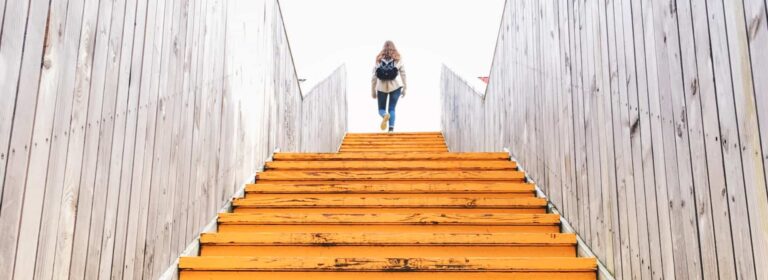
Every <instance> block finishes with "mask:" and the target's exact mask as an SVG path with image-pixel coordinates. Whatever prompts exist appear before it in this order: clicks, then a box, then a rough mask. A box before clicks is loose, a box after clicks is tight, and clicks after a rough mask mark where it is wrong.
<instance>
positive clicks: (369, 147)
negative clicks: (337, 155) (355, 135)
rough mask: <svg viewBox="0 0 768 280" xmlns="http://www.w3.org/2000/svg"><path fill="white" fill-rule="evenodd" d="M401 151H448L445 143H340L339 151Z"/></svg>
mask: <svg viewBox="0 0 768 280" xmlns="http://www.w3.org/2000/svg"><path fill="white" fill-rule="evenodd" d="M350 150H351V151H367V150H373V151H403V150H408V151H410V150H414V151H418V150H426V151H433V150H434V151H440V152H448V147H447V146H445V145H341V148H339V152H344V151H350Z"/></svg>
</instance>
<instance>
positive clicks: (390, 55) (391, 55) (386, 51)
mask: <svg viewBox="0 0 768 280" xmlns="http://www.w3.org/2000/svg"><path fill="white" fill-rule="evenodd" d="M385 58H386V59H394V60H395V61H400V52H398V51H397V48H396V47H395V43H393V42H392V41H386V42H384V47H383V48H381V52H379V55H377V56H376V63H379V62H380V61H381V60H382V59H385Z"/></svg>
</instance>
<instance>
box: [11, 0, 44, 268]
mask: <svg viewBox="0 0 768 280" xmlns="http://www.w3.org/2000/svg"><path fill="white" fill-rule="evenodd" d="M49 5H50V2H49V1H29V3H28V6H27V8H28V10H17V9H18V8H22V9H24V7H16V9H9V10H8V11H6V12H22V14H21V15H18V16H21V17H25V18H24V20H25V23H26V25H21V27H20V28H21V29H22V30H21V32H23V34H24V36H23V52H22V53H21V54H20V57H19V61H20V69H19V70H18V72H17V73H18V80H11V81H8V83H9V84H14V83H15V84H16V85H15V86H14V85H11V89H10V91H8V93H9V94H15V95H16V97H17V98H16V104H15V106H16V109H15V110H14V116H13V126H12V130H11V138H10V146H9V148H8V149H9V150H8V162H7V169H5V172H6V173H5V178H4V180H5V181H4V188H3V195H2V197H0V201H2V202H0V204H2V206H0V207H1V208H0V225H1V226H3V227H4V228H5V229H6V233H5V234H3V237H2V238H0V250H2V252H1V253H0V262H3V263H4V264H3V265H0V272H3V274H2V275H13V276H12V277H11V278H13V277H21V278H27V277H32V275H33V274H34V263H32V262H34V259H35V253H36V251H37V250H36V248H37V246H36V241H37V237H38V233H39V231H38V229H39V226H40V218H41V215H42V214H41V212H42V201H41V200H40V199H38V198H39V197H41V196H42V194H43V192H44V188H45V180H44V178H42V180H41V178H40V177H39V176H38V177H35V178H29V176H28V175H29V172H43V173H44V172H45V169H46V167H47V165H45V164H44V163H45V162H46V160H47V157H48V152H49V149H50V141H48V140H49V138H50V133H51V126H52V119H51V118H52V117H53V116H52V115H53V114H52V112H51V111H53V108H54V107H55V103H56V95H55V94H51V93H50V91H45V92H43V93H44V94H42V95H41V94H40V92H39V91H38V89H39V87H40V76H41V75H40V65H41V61H42V60H43V55H44V48H45V44H46V40H47V38H46V35H47V33H46V32H47V31H48V28H47V27H48V26H47V24H48V21H47V20H48V19H47V17H48V15H49V8H50V7H49ZM9 19H10V20H14V18H13V17H9ZM11 26H12V25H9V26H6V27H11ZM6 31H9V30H6ZM10 33H11V37H8V39H10V40H8V42H6V41H5V40H4V41H3V42H2V43H3V44H5V43H10V44H13V43H14V42H13V40H14V39H21V38H18V37H16V36H17V34H14V33H16V32H10ZM17 46H18V45H17ZM2 47H4V46H2ZM9 47H10V48H11V49H13V48H14V47H15V46H9ZM11 60H15V59H14V58H11ZM14 64H16V63H11V65H14ZM14 66H15V65H14ZM8 70H10V71H12V72H16V70H15V69H13V70H11V69H8ZM22 108H23V110H19V109H22ZM41 164H42V165H43V166H41ZM30 179H32V180H30ZM29 196H32V197H29ZM35 196H38V197H35ZM19 240H23V242H24V243H19V242H18V241H19ZM14 255H15V256H14ZM14 259H15V260H14ZM6 266H7V267H6Z"/></svg>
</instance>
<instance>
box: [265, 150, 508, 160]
mask: <svg viewBox="0 0 768 280" xmlns="http://www.w3.org/2000/svg"><path fill="white" fill-rule="evenodd" d="M273 158H274V160H275V161H280V160H376V161H379V160H508V159H509V155H508V154H507V153H448V152H408V153H403V152H391V151H390V152H367V153H345V154H341V153H307V154H301V153H276V154H275V155H274V157H273Z"/></svg>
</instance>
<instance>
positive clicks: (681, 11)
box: [676, 1, 733, 279]
mask: <svg viewBox="0 0 768 280" xmlns="http://www.w3.org/2000/svg"><path fill="white" fill-rule="evenodd" d="M692 12H693V11H692V6H691V3H690V2H688V1H681V2H678V3H677V17H678V30H679V32H678V37H679V43H680V46H679V48H680V49H681V50H693V51H688V52H685V51H683V52H680V58H681V64H682V71H683V81H682V87H683V89H684V94H683V95H680V96H679V97H678V98H680V100H679V101H678V102H677V106H676V107H682V110H679V111H677V112H676V114H682V115H678V116H679V117H680V118H682V120H681V121H678V124H679V125H680V126H681V128H683V129H686V131H685V132H684V134H687V136H688V139H687V140H688V145H689V150H688V151H689V159H690V166H691V170H692V174H691V175H692V176H691V180H692V181H691V182H689V183H690V184H691V186H690V191H691V192H692V193H693V195H692V197H689V199H688V200H689V201H691V200H692V201H695V204H694V205H693V209H692V210H693V211H694V213H692V216H693V217H691V219H693V220H695V221H696V225H697V227H698V237H699V244H698V245H697V246H698V247H699V248H698V249H699V252H697V254H696V255H698V256H699V257H700V258H701V269H702V276H703V277H704V278H706V279H716V278H718V277H719V272H718V271H719V270H720V269H722V270H724V271H727V270H730V269H732V268H733V263H732V258H731V257H730V256H728V253H727V252H724V254H723V257H719V256H718V254H717V248H716V240H715V233H714V228H713V218H712V210H711V203H710V202H711V198H710V186H709V175H708V172H707V167H706V161H701V160H697V159H701V158H705V157H706V156H705V152H706V150H705V149H704V136H703V130H702V119H701V118H702V116H701V104H700V97H701V95H700V94H699V92H698V91H699V88H698V87H699V77H698V71H697V69H696V68H697V65H696V52H697V51H698V50H697V49H696V45H695V40H694V33H695V30H694V29H695V27H694V26H693V20H692V18H691V13H692ZM678 133H679V132H678ZM686 193H689V192H683V194H686ZM689 215H690V214H689ZM728 258H730V260H731V261H728V260H727V259H728ZM719 259H726V260H725V261H722V262H720V261H719ZM724 266H730V267H727V268H726V267H724Z"/></svg>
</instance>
